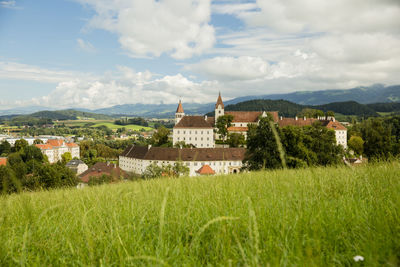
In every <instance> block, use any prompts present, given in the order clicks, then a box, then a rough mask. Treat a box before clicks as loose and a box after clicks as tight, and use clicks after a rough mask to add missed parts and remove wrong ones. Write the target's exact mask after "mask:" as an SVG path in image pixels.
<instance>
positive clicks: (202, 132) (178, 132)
mask: <svg viewBox="0 0 400 267" xmlns="http://www.w3.org/2000/svg"><path fill="white" fill-rule="evenodd" d="M182 132H183V134H186V131H182ZM188 132H189V134H192V131H188ZM193 132H194V134H197V131H193ZM199 132H200V134H204V131H199ZM205 132H206V134H210V133H211V131H205ZM176 133H177V134H180V131H179V130H177V132H176Z"/></svg>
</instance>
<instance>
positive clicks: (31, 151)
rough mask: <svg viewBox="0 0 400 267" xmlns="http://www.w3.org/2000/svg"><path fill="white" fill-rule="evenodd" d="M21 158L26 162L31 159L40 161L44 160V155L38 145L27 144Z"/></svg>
mask: <svg viewBox="0 0 400 267" xmlns="http://www.w3.org/2000/svg"><path fill="white" fill-rule="evenodd" d="M21 158H22V160H23V161H24V162H25V163H26V162H28V161H29V160H32V159H34V160H36V161H38V162H43V161H44V157H43V154H42V152H41V151H40V149H39V148H37V147H36V146H27V147H25V148H24V150H23V151H22V153H21Z"/></svg>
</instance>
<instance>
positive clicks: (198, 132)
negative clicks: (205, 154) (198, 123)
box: [172, 128, 215, 148]
mask: <svg viewBox="0 0 400 267" xmlns="http://www.w3.org/2000/svg"><path fill="white" fill-rule="evenodd" d="M172 139H173V144H174V145H175V144H176V143H177V142H182V141H184V142H185V143H186V144H193V145H194V146H195V147H197V148H212V147H215V142H214V130H213V129H212V128H199V129H196V128H177V129H175V128H174V129H173V131H172Z"/></svg>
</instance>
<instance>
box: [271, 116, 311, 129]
mask: <svg viewBox="0 0 400 267" xmlns="http://www.w3.org/2000/svg"><path fill="white" fill-rule="evenodd" d="M316 121H318V119H313V118H306V119H304V118H297V120H296V119H295V118H282V119H281V120H279V121H278V125H279V127H285V126H300V127H301V126H307V125H312V124H313V123H314V122H316Z"/></svg>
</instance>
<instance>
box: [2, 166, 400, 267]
mask: <svg viewBox="0 0 400 267" xmlns="http://www.w3.org/2000/svg"><path fill="white" fill-rule="evenodd" d="M356 255H360V256H362V257H364V261H363V262H355V261H354V260H353V257H354V256H356ZM399 264H400V163H399V162H391V163H380V164H370V165H367V166H363V167H358V168H350V167H327V168H322V167H321V168H308V169H302V170H276V171H263V172H253V173H245V174H240V175H226V176H212V177H196V178H189V177H183V178H174V179H168V178H163V179H153V180H146V181H144V180H140V181H135V182H125V183H119V184H112V185H103V186H95V187H90V188H88V187H87V188H84V189H76V188H70V189H60V190H54V191H48V192H45V191H43V192H35V193H21V194H16V195H9V196H1V197H0V265H1V266H15V265H23V266H26V265H28V266H32V265H33V266H65V265H71V266H81V265H84V266H86V265H94V266H149V265H151V266H164V265H165V266H168V265H170V266H205V265H207V266H245V265H248V266H398V265H399Z"/></svg>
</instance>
